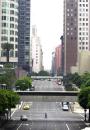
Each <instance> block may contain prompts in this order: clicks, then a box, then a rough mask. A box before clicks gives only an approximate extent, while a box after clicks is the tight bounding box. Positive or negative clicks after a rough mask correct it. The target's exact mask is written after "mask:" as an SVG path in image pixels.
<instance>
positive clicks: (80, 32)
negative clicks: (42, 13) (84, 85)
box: [64, 0, 90, 74]
mask: <svg viewBox="0 0 90 130" xmlns="http://www.w3.org/2000/svg"><path fill="white" fill-rule="evenodd" d="M64 21H65V22H64V44H65V48H64V49H65V50H64V54H65V60H64V61H65V62H64V73H65V74H67V73H69V72H70V69H71V67H72V66H76V65H77V66H78V63H79V60H80V58H79V55H80V53H81V52H82V51H86V52H87V51H90V1H89V0H64ZM77 70H78V69H77Z"/></svg>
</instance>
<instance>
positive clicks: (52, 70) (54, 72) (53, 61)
mask: <svg viewBox="0 0 90 130" xmlns="http://www.w3.org/2000/svg"><path fill="white" fill-rule="evenodd" d="M55 65H56V64H55V52H52V67H51V74H52V76H55V75H56V67H55Z"/></svg>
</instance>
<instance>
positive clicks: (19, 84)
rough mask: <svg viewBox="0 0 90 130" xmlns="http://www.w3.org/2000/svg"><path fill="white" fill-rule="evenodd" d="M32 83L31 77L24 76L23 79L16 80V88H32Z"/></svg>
mask: <svg viewBox="0 0 90 130" xmlns="http://www.w3.org/2000/svg"><path fill="white" fill-rule="evenodd" d="M31 85H32V80H31V78H30V77H24V78H22V79H19V80H17V81H16V83H15V86H16V89H17V90H18V89H19V90H26V89H28V88H31Z"/></svg>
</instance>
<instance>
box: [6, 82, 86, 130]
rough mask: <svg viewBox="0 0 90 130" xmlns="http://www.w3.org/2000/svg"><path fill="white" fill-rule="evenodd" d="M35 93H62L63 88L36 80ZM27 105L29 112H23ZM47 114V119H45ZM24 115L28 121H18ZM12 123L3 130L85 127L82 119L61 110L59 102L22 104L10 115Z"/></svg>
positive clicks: (69, 129) (76, 128)
mask: <svg viewBox="0 0 90 130" xmlns="http://www.w3.org/2000/svg"><path fill="white" fill-rule="evenodd" d="M33 85H34V86H35V91H38V90H39V91H63V90H64V87H63V86H62V85H58V84H57V83H56V82H55V81H48V80H45V81H44V80H40V81H39V80H36V81H34V82H33ZM24 104H29V105H30V108H29V110H23V106H24ZM45 113H47V118H45ZM21 115H26V117H27V118H28V121H20V117H21ZM12 120H13V121H12V122H10V123H8V124H6V126H4V130H81V128H84V127H85V124H84V121H83V120H84V118H83V117H82V116H81V115H79V114H77V113H73V112H72V111H71V109H70V107H69V111H63V110H62V104H61V102H31V101H30V102H28V103H26V102H23V103H22V106H21V108H20V109H17V110H16V111H15V112H14V113H13V114H12Z"/></svg>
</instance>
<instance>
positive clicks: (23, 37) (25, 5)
mask: <svg viewBox="0 0 90 130" xmlns="http://www.w3.org/2000/svg"><path fill="white" fill-rule="evenodd" d="M18 29H19V30H18V31H19V32H18V44H19V45H18V51H19V52H18V66H19V67H24V68H26V69H28V70H29V69H30V0H19V26H18Z"/></svg>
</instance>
